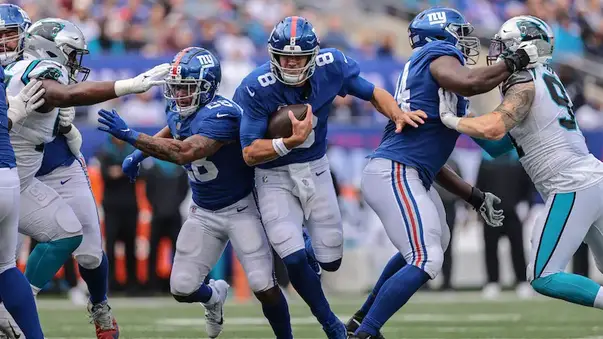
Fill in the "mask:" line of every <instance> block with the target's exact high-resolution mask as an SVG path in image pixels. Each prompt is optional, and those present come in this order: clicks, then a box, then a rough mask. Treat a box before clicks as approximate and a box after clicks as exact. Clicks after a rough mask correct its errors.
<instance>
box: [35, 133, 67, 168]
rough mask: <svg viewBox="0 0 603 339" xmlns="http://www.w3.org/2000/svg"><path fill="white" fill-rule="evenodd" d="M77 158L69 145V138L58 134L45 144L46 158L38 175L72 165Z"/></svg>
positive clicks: (43, 159)
mask: <svg viewBox="0 0 603 339" xmlns="http://www.w3.org/2000/svg"><path fill="white" fill-rule="evenodd" d="M75 160H76V158H75V155H73V153H71V150H69V146H67V138H65V136H64V135H62V134H58V135H57V136H56V138H54V140H53V141H51V142H49V143H47V144H45V145H44V158H42V165H41V166H40V169H39V170H38V173H36V176H41V175H46V174H48V173H50V172H52V171H54V170H55V169H56V168H58V167H61V166H71V164H73V162H74V161H75Z"/></svg>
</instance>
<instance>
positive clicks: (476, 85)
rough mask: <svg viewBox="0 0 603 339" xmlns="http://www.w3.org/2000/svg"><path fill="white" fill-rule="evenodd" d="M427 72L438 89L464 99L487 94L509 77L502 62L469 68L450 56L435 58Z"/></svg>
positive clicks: (507, 70) (508, 72) (507, 69)
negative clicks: (445, 90)
mask: <svg viewBox="0 0 603 339" xmlns="http://www.w3.org/2000/svg"><path fill="white" fill-rule="evenodd" d="M429 70H430V71H431V75H432V76H433V77H434V78H435V80H436V81H437V82H438V84H439V85H440V87H442V88H445V89H447V90H449V91H452V92H455V93H458V94H460V95H462V96H466V97H470V96H473V95H477V94H481V93H486V92H489V91H491V90H492V89H494V88H495V87H496V86H498V85H499V84H500V83H501V82H503V81H504V80H505V79H506V78H508V77H509V76H510V75H511V72H510V71H509V68H508V67H507V65H506V64H505V63H504V62H499V63H496V64H494V65H492V66H488V67H475V68H469V67H465V66H463V65H461V62H460V61H459V60H458V59H457V58H455V57H452V56H441V57H439V58H437V59H436V60H434V61H433V62H432V63H431V64H430V66H429Z"/></svg>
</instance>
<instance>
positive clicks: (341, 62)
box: [331, 50, 375, 101]
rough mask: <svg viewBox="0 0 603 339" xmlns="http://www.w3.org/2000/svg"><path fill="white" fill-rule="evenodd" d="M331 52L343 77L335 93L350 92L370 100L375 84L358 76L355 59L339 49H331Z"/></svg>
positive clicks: (344, 93) (341, 94)
mask: <svg viewBox="0 0 603 339" xmlns="http://www.w3.org/2000/svg"><path fill="white" fill-rule="evenodd" d="M331 53H333V56H334V59H335V63H336V65H338V66H339V70H340V72H341V76H342V78H343V82H342V86H341V89H340V90H339V93H337V94H339V95H340V96H342V97H344V96H346V95H348V94H350V95H353V96H355V97H357V98H360V99H362V100H365V101H369V100H371V98H372V97H373V91H374V90H375V85H373V84H372V83H371V82H369V81H367V80H366V79H364V78H363V77H361V76H360V66H359V65H358V63H357V62H356V60H354V59H352V58H350V57H348V56H346V55H345V54H343V52H341V51H339V50H333V52H331Z"/></svg>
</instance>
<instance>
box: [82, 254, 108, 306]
mask: <svg viewBox="0 0 603 339" xmlns="http://www.w3.org/2000/svg"><path fill="white" fill-rule="evenodd" d="M78 266H79V269H80V275H81V276H82V279H84V281H85V282H86V285H88V291H89V292H90V302H91V303H92V305H96V304H98V303H101V302H103V301H105V300H107V289H108V277H109V263H108V261H107V255H106V254H105V253H103V259H102V260H101V263H100V265H99V266H98V267H97V268H94V269H91V270H89V269H87V268H84V267H83V266H82V265H78Z"/></svg>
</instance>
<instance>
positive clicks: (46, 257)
mask: <svg viewBox="0 0 603 339" xmlns="http://www.w3.org/2000/svg"><path fill="white" fill-rule="evenodd" d="M81 242H82V236H81V235H77V236H75V237H71V238H64V239H59V240H54V241H50V242H41V243H38V244H37V245H36V247H34V250H33V251H31V253H30V254H29V258H27V266H26V267H25V276H26V277H27V280H29V283H30V284H32V285H33V286H35V287H37V288H39V289H42V288H44V286H45V285H46V284H47V283H48V282H49V281H50V280H52V278H54V275H55V274H57V272H58V271H59V269H60V268H61V266H63V264H65V261H67V259H69V258H71V253H73V251H75V249H76V248H78V246H80V243H81Z"/></svg>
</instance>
